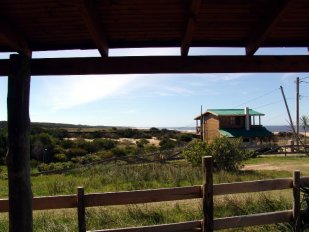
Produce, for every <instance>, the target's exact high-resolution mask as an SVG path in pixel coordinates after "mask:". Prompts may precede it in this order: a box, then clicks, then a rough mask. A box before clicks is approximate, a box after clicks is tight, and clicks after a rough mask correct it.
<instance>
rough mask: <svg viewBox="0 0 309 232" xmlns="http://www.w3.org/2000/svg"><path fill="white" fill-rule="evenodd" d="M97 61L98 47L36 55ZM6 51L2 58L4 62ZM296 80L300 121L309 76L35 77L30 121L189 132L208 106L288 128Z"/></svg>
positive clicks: (1, 88)
mask: <svg viewBox="0 0 309 232" xmlns="http://www.w3.org/2000/svg"><path fill="white" fill-rule="evenodd" d="M244 54H245V50H244V49H243V48H226V49H222V48H191V49H190V53H189V55H244ZM289 54H293V55H308V50H307V48H278V49H274V48H261V49H259V50H258V51H257V53H256V55H289ZM135 55H136V56H143V55H180V49H179V48H162V49H111V50H110V52H109V56H135ZM73 56H74V57H86V56H88V57H94V56H100V54H99V53H98V52H97V51H96V50H87V51H81V50H74V51H54V52H35V53H33V58H48V57H73ZM8 57H9V54H8V53H0V59H7V58H8ZM296 77H300V79H301V82H300V95H301V98H300V116H301V115H309V104H308V103H309V73H233V74H229V73H224V74H222V73H220V74H156V75H154V74H152V75H148V74H147V75H144V74H139V75H132V74H131V75H88V76H34V77H32V78H31V90H30V91H31V92H30V119H31V121H32V122H54V123H71V124H82V125H93V126H95V125H101V126H131V127H140V128H143V127H146V128H147V127H166V128H168V127H191V126H195V121H194V117H196V116H197V115H199V114H200V111H201V106H202V108H203V111H206V110H207V109H225V108H226V109H231V108H244V107H246V106H248V107H249V108H251V109H254V110H256V111H258V112H261V113H264V114H265V116H263V117H262V124H263V125H288V114H287V111H286V108H285V105H284V101H283V97H282V94H281V91H280V86H282V87H283V89H284V92H285V95H286V98H287V102H288V105H289V108H290V111H291V115H292V118H293V121H294V122H295V105H296V104H295V103H296V93H295V92H296V91H295V90H296V85H295V80H296ZM6 97H7V77H0V120H7V113H6V112H7V110H6Z"/></svg>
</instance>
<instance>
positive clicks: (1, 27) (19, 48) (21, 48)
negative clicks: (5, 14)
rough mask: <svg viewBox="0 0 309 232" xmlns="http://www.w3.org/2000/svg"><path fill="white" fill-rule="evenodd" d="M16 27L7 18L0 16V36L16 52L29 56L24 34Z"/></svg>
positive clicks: (29, 51) (29, 52) (29, 50)
mask: <svg viewBox="0 0 309 232" xmlns="http://www.w3.org/2000/svg"><path fill="white" fill-rule="evenodd" d="M16 28H17V27H16V26H15V25H14V24H13V23H11V22H9V20H7V19H4V18H0V37H2V38H4V39H5V41H6V43H7V44H8V45H9V46H10V47H11V48H12V49H13V50H14V51H16V52H18V53H21V54H24V55H26V56H28V57H31V54H32V52H31V49H30V47H29V44H28V42H27V40H26V38H25V36H24V35H23V34H22V33H21V32H20V31H18V30H17V29H16Z"/></svg>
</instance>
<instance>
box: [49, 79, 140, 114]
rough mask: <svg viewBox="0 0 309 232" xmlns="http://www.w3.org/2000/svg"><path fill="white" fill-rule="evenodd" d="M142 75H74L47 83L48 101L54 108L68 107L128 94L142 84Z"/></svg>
mask: <svg viewBox="0 0 309 232" xmlns="http://www.w3.org/2000/svg"><path fill="white" fill-rule="evenodd" d="M140 79H141V76H138V75H126V76H124V75H112V76H94V75H88V76H74V77H62V79H61V81H59V82H54V81H52V82H50V83H47V95H48V97H46V100H47V101H50V103H49V105H50V106H51V108H52V109H54V110H60V109H68V108H72V107H75V106H77V105H82V104H86V103H90V102H94V101H96V100H99V99H103V98H107V97H112V96H119V95H124V94H127V93H128V92H130V91H132V89H134V88H138V87H139V86H140V84H139V83H140Z"/></svg>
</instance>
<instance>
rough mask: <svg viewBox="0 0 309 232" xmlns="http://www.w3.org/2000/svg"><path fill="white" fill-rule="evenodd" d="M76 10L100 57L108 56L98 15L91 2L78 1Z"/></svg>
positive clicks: (85, 0) (106, 43) (106, 44)
mask: <svg viewBox="0 0 309 232" xmlns="http://www.w3.org/2000/svg"><path fill="white" fill-rule="evenodd" d="M78 8H79V11H80V13H81V16H82V17H83V19H84V23H85V25H86V27H87V29H88V31H89V33H90V35H91V37H92V39H93V41H94V42H95V44H96V46H97V48H98V50H99V52H100V54H101V56H102V57H106V56H108V49H109V46H108V42H107V41H108V40H107V36H106V33H105V31H104V29H103V26H102V25H100V19H99V13H98V11H97V8H96V7H95V5H94V2H93V0H79V1H78Z"/></svg>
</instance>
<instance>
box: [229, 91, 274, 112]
mask: <svg viewBox="0 0 309 232" xmlns="http://www.w3.org/2000/svg"><path fill="white" fill-rule="evenodd" d="M278 90H279V89H278V88H276V89H274V90H271V91H270V92H267V93H264V94H263V95H260V96H258V97H255V98H252V99H250V100H248V101H246V102H243V103H241V104H239V105H237V106H234V107H233V108H237V107H240V106H243V105H244V104H247V103H249V102H252V101H255V100H257V99H260V98H262V97H265V96H268V95H270V94H272V93H273V92H275V91H278Z"/></svg>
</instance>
